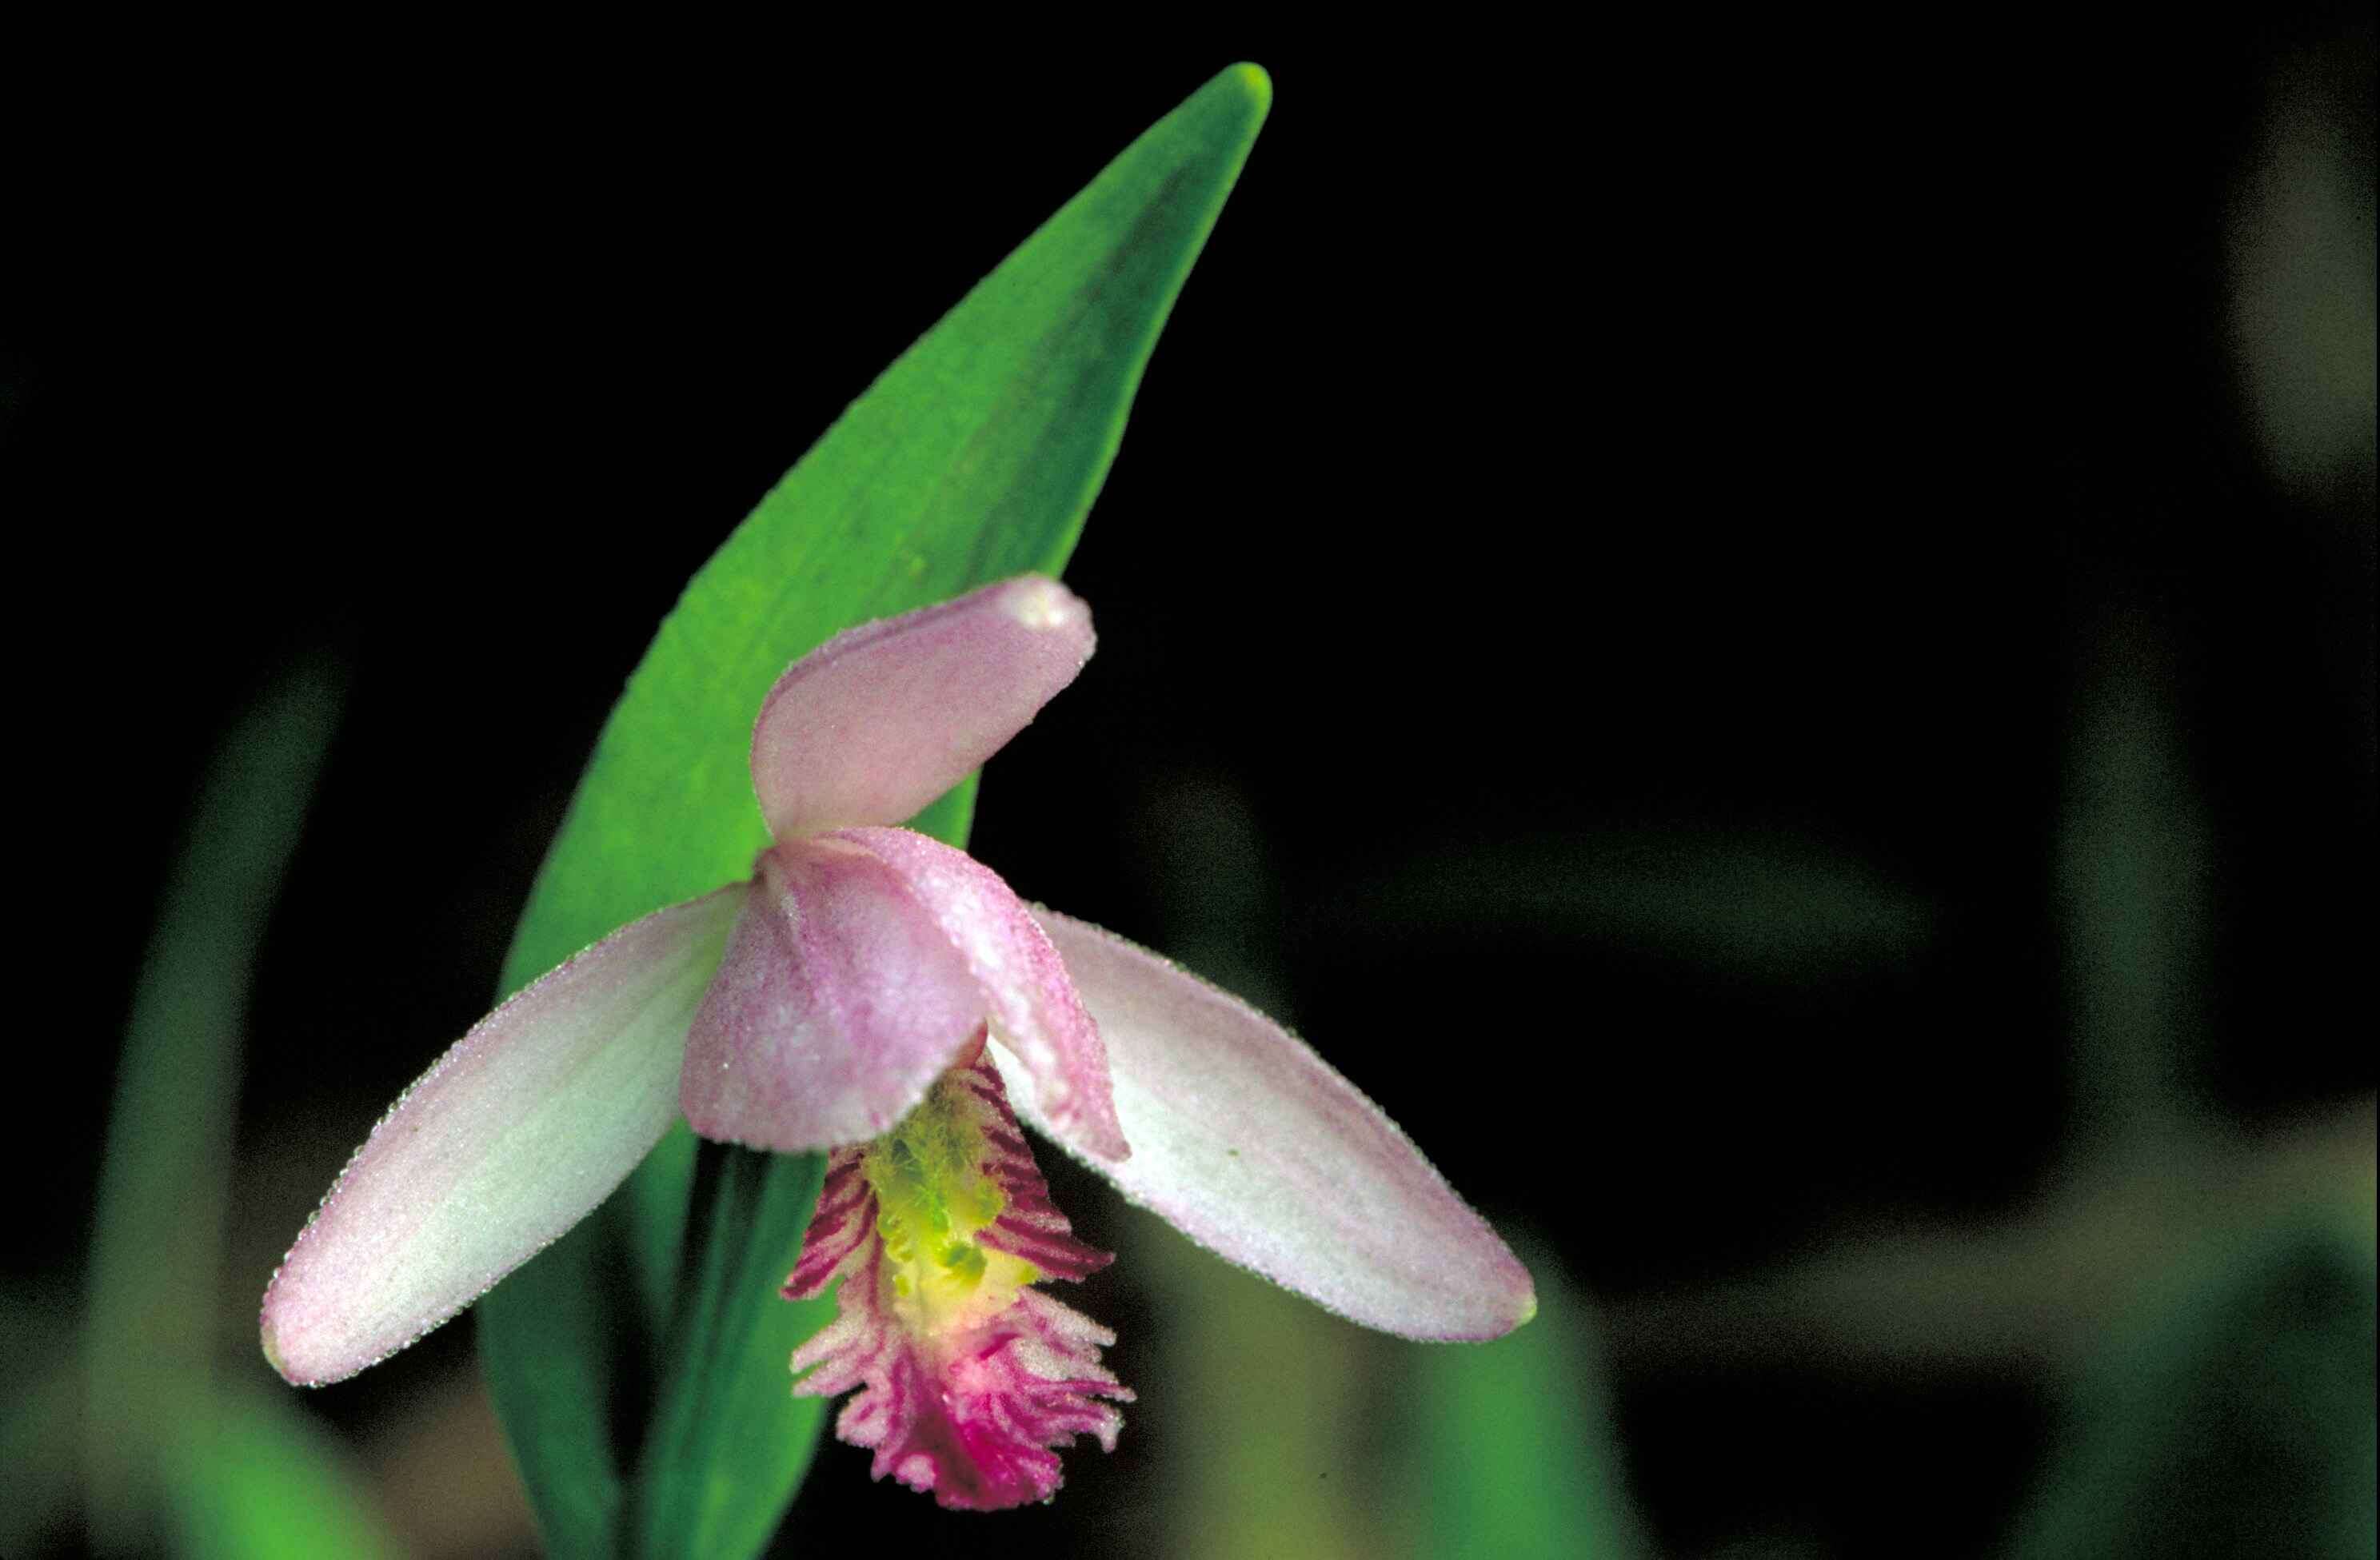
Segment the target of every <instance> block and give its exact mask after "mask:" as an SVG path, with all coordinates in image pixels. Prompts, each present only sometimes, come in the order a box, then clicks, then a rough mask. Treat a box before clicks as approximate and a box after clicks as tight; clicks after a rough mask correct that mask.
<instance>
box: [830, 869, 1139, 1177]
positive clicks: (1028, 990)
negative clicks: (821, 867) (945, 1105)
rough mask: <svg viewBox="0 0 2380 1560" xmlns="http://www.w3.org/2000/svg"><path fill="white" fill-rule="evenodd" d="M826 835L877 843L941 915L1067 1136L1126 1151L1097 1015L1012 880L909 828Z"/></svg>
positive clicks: (1042, 1101) (1045, 1107)
mask: <svg viewBox="0 0 2380 1560" xmlns="http://www.w3.org/2000/svg"><path fill="white" fill-rule="evenodd" d="M829 838H830V839H833V840H848V841H850V842H852V843H855V844H857V845H860V846H862V847H864V848H865V849H867V850H868V851H869V852H871V853H874V854H875V855H876V856H877V857H878V858H879V859H880V860H881V861H883V862H885V863H886V864H887V865H890V866H891V867H892V870H893V871H895V872H897V873H899V874H900V875H901V877H902V878H903V880H904V881H905V882H906V883H907V884H908V886H909V891H910V892H911V893H913V894H915V895H916V896H917V900H918V902H920V903H921V904H923V905H925V907H926V908H927V910H928V911H929V913H931V914H932V915H933V916H934V918H935V920H936V921H938V922H939V923H940V924H941V928H942V931H943V933H944V935H945V936H947V937H949V938H950V940H951V944H952V946H953V947H954V948H956V949H958V951H959V954H960V956H961V957H962V958H964V959H965V961H966V965H967V968H968V969H969V970H970V971H971V972H972V973H974V975H975V978H976V981H977V984H979V985H980V986H982V988H983V994H984V998H985V1000H986V1002H987V1003H988V1004H989V1007H990V1018H991V1037H992V1039H993V1040H995V1041H997V1042H998V1043H999V1044H1000V1045H1001V1046H1003V1047H1005V1048H1006V1050H1007V1051H1008V1052H1009V1054H1010V1055H1011V1056H1013V1057H1014V1058H1016V1060H1017V1061H1018V1062H1020V1063H1022V1064H1023V1066H1024V1068H1025V1070H1026V1071H1028V1072H1030V1073H1032V1075H1033V1081H1034V1097H1035V1098H1036V1099H1037V1100H1038V1101H1039V1107H1040V1110H1041V1112H1042V1114H1043V1115H1045V1116H1047V1117H1048V1118H1049V1119H1050V1120H1052V1121H1056V1122H1062V1123H1063V1124H1064V1126H1065V1129H1066V1141H1067V1142H1068V1143H1071V1144H1073V1145H1075V1146H1076V1147H1078V1148H1080V1149H1082V1150H1084V1151H1086V1152H1087V1153H1090V1154H1093V1155H1098V1156H1099V1157H1100V1158H1102V1159H1122V1158H1124V1157H1126V1156H1127V1155H1130V1154H1131V1152H1132V1149H1131V1147H1130V1145H1129V1143H1128V1141H1127V1139H1126V1136H1125V1134H1124V1132H1123V1131H1122V1129H1120V1128H1119V1127H1118V1126H1117V1124H1116V1116H1115V1103H1114V1099H1113V1096H1112V1094H1111V1090H1110V1086H1109V1082H1108V1062H1107V1048H1106V1046H1103V1045H1102V1044H1101V1043H1100V1040H1099V1025H1098V1024H1097V1023H1096V1022H1093V1020H1092V1017H1091V1015H1090V1014H1089V1013H1088V1012H1087V1011H1085V1010H1084V1007H1083V1002H1082V999H1081V998H1079V997H1077V996H1076V995H1075V983H1074V981H1073V979H1072V978H1071V977H1070V976H1069V975H1068V974H1067V973H1066V964H1065V961H1063V960H1062V959H1061V958H1060V957H1059V955H1058V949H1056V948H1054V947H1052V946H1051V944H1050V937H1049V935H1048V934H1047V933H1045V932H1044V931H1043V930H1042V929H1041V926H1040V925H1039V924H1038V922H1036V921H1035V920H1034V919H1033V913H1032V912H1031V911H1029V910H1027V909H1026V906H1025V901H1023V900H1020V899H1018V898H1017V897H1016V893H1015V890H1014V889H1011V888H1010V887H1009V886H1008V885H1007V884H1006V883H1004V882H1002V881H1001V878H1000V875H999V874H998V873H996V872H994V871H992V870H991V869H990V867H988V866H986V865H983V864H982V863H981V862H978V861H977V860H976V859H975V858H974V857H973V856H970V855H968V854H967V853H965V852H964V851H956V850H953V849H952V848H951V847H950V846H948V845H945V844H943V843H942V842H941V840H931V839H929V838H927V837H926V836H925V835H922V834H919V833H917V832H915V831H914V830H911V829H906V828H845V829H839V830H837V831H836V832H835V833H834V834H832V835H831V836H829Z"/></svg>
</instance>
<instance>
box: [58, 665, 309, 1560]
mask: <svg viewBox="0 0 2380 1560" xmlns="http://www.w3.org/2000/svg"><path fill="white" fill-rule="evenodd" d="M338 697H339V680H338V678H337V677H336V675H335V674H334V672H333V671H331V669H330V668H329V667H328V666H326V665H323V664H321V663H319V662H309V663H306V664H304V665H301V666H300V667H298V668H297V670H295V671H291V672H290V673H289V674H287V675H286V676H285V677H284V678H283V679H282V681H280V682H279V683H276V684H275V685H274V686H273V688H271V689H270V690H269V691H267V692H266V694H265V695H263V696H262V697H261V699H259V700H258V701H257V703H256V704H255V705H254V706H252V707H250V708H249V709H248V710H247V711H246V712H245V713H243V714H242V716H241V717H240V719H239V720H237V722H236V723H235V724H234V725H233V727H232V729H231V730H230V732H228V733H226V734H225V738H224V740H223V743H222V745H221V746H220V747H219V748H218V749H217V750H216V752H215V755H214V757H213V759H212V763H211V764H210V766H209V768H208V770H207V773H206V777H205V779H204V780H203V781H202V783H201V786H200V793H199V800H198V806H197V809H196V811H195V812H194V814H193V815H192V817H191V820H190V826H189V831H188V835H187V837H186V839H185V840H184V843H183V846H182V850H181V853H180V854H179V856H178V857H177V859H176V862H175V864H174V867H173V871H172V874H171V876H170V877H168V878H167V879H166V884H165V890H164V898H163V900H162V901H161V909H160V913H159V916H158V920H157V924H156V929H155V931H154V933H153V934H152V937H151V939H150V942H149V946H148V949H147V950H146V952H145V954H144V956H143V958H142V960H141V964H140V976H139V980H138V984H137V985H136V986H135V988H134V992H133V998H132V1010H131V1015H130V1020H129V1022H128V1025H127V1027H126V1033H125V1043H124V1054H123V1057H122V1059H121V1061H120V1062H119V1064H118V1071H117V1074H116V1081H115V1105H114V1108H113V1110H112V1112H111V1114H110V1116H109V1118H108V1129H107V1145H106V1153H105V1155H104V1157H103V1159H102V1161H101V1167H100V1183H99V1195H98V1203H97V1211H96V1216H95V1218H94V1221H93V1230H92V1237H91V1288H90V1293H89V1300H88V1318H87V1324H86V1325H87V1331H86V1334H85V1339H86V1342H85V1352H84V1359H85V1360H86V1362H87V1363H86V1371H85V1378H84V1379H85V1389H86V1392H87V1394H88V1397H87V1407H86V1413H85V1417H84V1421H83V1422H84V1443H83V1457H84V1464H85V1471H86V1478H87V1480H88V1505H89V1511H90V1517H91V1537H92V1541H93V1543H94V1545H95V1546H96V1547H97V1548H99V1549H100V1550H102V1551H103V1552H108V1553H113V1552H120V1551H123V1550H127V1549H130V1548H134V1547H137V1546H139V1545H140V1544H141V1543H142V1542H144V1540H145V1538H146V1537H147V1532H148V1529H147V1518H148V1514H149V1513H150V1512H151V1511H152V1510H153V1509H154V1502H153V1499H152V1497H153V1495H154V1493H155V1491H154V1490H153V1488H152V1487H151V1486H150V1484H149V1481H150V1480H152V1478H153V1477H154V1471H155V1469H157V1468H158V1467H159V1466H160V1463H161V1459H162V1457H163V1456H164V1453H165V1452H166V1450H167V1449H168V1447H169V1445H170V1444H171V1443H172V1441H173V1439H174V1438H175V1436H176V1433H177V1431H178V1427H180V1426H184V1425H188V1424H193V1423H198V1422H200V1421H204V1420H205V1419H207V1418H208V1417H209V1410H208V1409H207V1404H206V1397H207V1357H208V1353H209V1350H210V1347H211V1344H212V1339H211V1338H210V1336H209V1335H208V1329H209V1326H210V1324H212V1320H213V1318H214V1316H215V1313H216V1306H215V1290H216V1287H217V1280H218V1278H219V1272H218V1268H219V1265H220V1261H221V1258H220V1252H221V1247H222V1232H223V1222H224V1207H225V1198H226V1187H227V1181H228V1167H229V1162H230V1151H231V1131H232V1116H233V1110H234V1107H235V1106H236V1104H237V1091H238V1081H239V1057H240V1046H241V1036H242V1029H243V1026H244V1023H245V1022H246V1014H247V1008H248V989H249V975H250V973H251V967H252V965H253V962H254V960H255V955H256V949H257V945H258V943H259V942H260V941H261V939H262V937H263V935H264V925H265V918H266V916H267V914H268V913H269V912H270V911H271V909H272V906H273V898H274V896H275V894H276V893H277V892H278V891H279V889H280V886H281V880H282V877H283V875H284V874H285V871H286V869H287V867H288V865H289V858H290V854H291V853H292V852H293V851H294V850H295V848H296V846H297V835H298V831H299V826H300V824H301V823H302V821H303V819H304V816H305V811H306V804H307V800H308V798H309V796H310V794H311V793H312V791H313V787H314V779H315V776H316V774H317V772H318V771H319V770H320V768H321V767H322V755H323V751H324V749H325V748H326V747H327V746H328V744H329V742H330V736H331V729H332V726H333V723H334V718H335V715H336V712H337V707H338Z"/></svg>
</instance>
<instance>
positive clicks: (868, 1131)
mask: <svg viewBox="0 0 2380 1560" xmlns="http://www.w3.org/2000/svg"><path fill="white" fill-rule="evenodd" d="M983 1016H984V998H983V993H982V990H981V988H980V987H979V986H978V985H977V982H976V980H975V977H974V976H973V974H972V973H970V972H969V970H968V968H967V965H966V962H965V960H963V959H962V958H961V957H960V956H959V953H958V951H957V950H956V949H953V948H952V946H951V943H950V939H949V937H946V936H945V935H944V934H943V932H942V929H941V925H940V924H939V922H938V921H937V920H936V918H935V917H934V916H933V915H932V914H930V913H929V912H928V910H927V908H926V907H925V906H924V905H922V904H921V903H919V902H918V901H917V896H916V895H915V894H913V893H912V892H911V891H910V889H909V885H908V882H907V880H906V878H905V877H904V876H903V875H902V874H901V873H900V872H898V871H897V870H895V869H894V868H893V867H892V866H889V865H886V864H885V863H884V862H883V861H881V860H880V859H879V858H878V857H877V856H876V855H874V854H873V853H870V852H868V851H866V850H864V849H861V848H859V847H858V846H856V845H853V844H850V843H848V842H845V841H843V840H838V839H832V838H830V839H823V840H795V841H793V842H791V843H789V844H783V845H780V846H778V847H777V848H776V849H774V850H772V851H770V852H768V853H766V854H764V855H763V856H762V857H761V858H760V870H759V881H758V883H757V884H756V886H755V891H754V893H753V895H752V897H751V900H750V901H749V902H748V903H747V905H746V906H745V909H744V914H743V916H742V918H741V919H739V920H738V921H737V922H736V924H735V936H734V937H731V938H729V939H728V944H727V955H726V957H725V958H724V959H723V960H722V961H720V966H719V973H718V975H717V977H716V978H715V979H714V980H712V982H711V985H710V994H709V995H708V996H707V997H705V998H704V999H703V1003H702V1008H701V1010H700V1011H699V1012H698V1013H697V1014H696V1015H695V1019H694V1023H693V1027H692V1029H691V1030H690V1032H689V1033H688V1034H687V1036H686V1071H685V1074H684V1077H683V1079H682V1081H681V1086H680V1093H679V1102H680V1104H681V1105H682V1106H683V1107H684V1108H685V1110H686V1120H687V1121H689V1122H690V1123H692V1124H693V1127H694V1130H695V1131H698V1132H699V1133H701V1134H702V1135H703V1136H704V1137H707V1138H714V1139H717V1140H720V1141H722V1142H725V1143H745V1144H747V1145H749V1146H751V1147H754V1148H766V1149H773V1150H775V1151H776V1152H778V1153H781V1154H794V1153H800V1152H805V1151H807V1150H811V1149H820V1148H833V1147H837V1146H840V1145H842V1144H844V1143H860V1142H864V1141H866V1140H867V1139H868V1138H872V1137H874V1136H876V1135H877V1134H878V1133H879V1132H881V1131H884V1130H885V1129H886V1128H888V1127H890V1126H892V1124H893V1123H894V1122H896V1121H898V1120H900V1119H901V1118H902V1117H904V1116H905V1115H907V1114H908V1113H909V1109H910V1107H912V1106H914V1105H916V1104H917V1101H918V1100H920V1099H922V1098H924V1097H925V1093H926V1090H927V1088H928V1087H929V1085H931V1084H932V1082H933V1081H934V1080H935V1079H936V1078H937V1077H939V1076H941V1072H942V1070H943V1069H944V1068H946V1067H948V1066H949V1065H950V1064H951V1062H952V1060H953V1058H955V1057H956V1056H957V1055H958V1054H959V1052H960V1051H961V1050H962V1049H963V1048H964V1047H965V1045H966V1043H967V1041H968V1040H969V1039H971V1038H972V1037H973V1036H974V1034H975V1032H976V1030H977V1027H978V1026H980V1025H981V1024H982V1022H983Z"/></svg>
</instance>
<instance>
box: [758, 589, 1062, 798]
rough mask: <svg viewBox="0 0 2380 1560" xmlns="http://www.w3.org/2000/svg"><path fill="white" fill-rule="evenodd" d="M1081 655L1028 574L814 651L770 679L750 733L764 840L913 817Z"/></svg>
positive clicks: (1057, 598) (1054, 600)
mask: <svg viewBox="0 0 2380 1560" xmlns="http://www.w3.org/2000/svg"><path fill="white" fill-rule="evenodd" d="M1092 645H1093V639H1092V635H1091V613H1090V609H1089V608H1087V607H1086V606H1084V605H1083V603H1082V601H1081V599H1078V598H1077V597H1075V595H1074V594H1073V593H1072V592H1071V591H1069V590H1067V589H1066V587H1064V586H1062V585H1060V584H1058V583H1057V582H1056V581H1054V580H1048V579H1043V578H1041V577H1040V576H1039V575H1038V574H1025V575H1020V576H1018V577H1017V578H1015V579H1012V580H1005V581H1002V583H1000V584H998V585H991V586H986V587H983V588H982V589H980V590H976V591H970V592H969V593H967V594H966V595H965V596H961V597H959V598H957V599H953V600H950V601H944V602H942V603H941V604H939V605H937V606H932V607H927V608H923V609H921V610H919V611H914V612H906V613H904V614H903V615H901V616H899V617H894V618H886V619H884V620H883V621H881V622H879V623H865V624H862V625H861V626H860V627H858V628H855V629H853V630H851V631H850V632H849V633H847V634H844V635H838V636H837V637H835V638H833V639H830V640H828V641H827V642H826V643H825V644H824V645H821V646H820V647H818V648H817V649H816V650H813V651H812V652H810V653H809V654H808V655H807V656H805V657H803V658H802V659H800V660H798V661H795V663H794V664H793V666H792V667H791V668H789V669H788V670H787V671H786V672H785V674H784V675H783V676H782V677H780V678H779V679H777V685H776V686H775V687H774V688H772V689H771V690H770V692H769V696H768V699H767V701H766V702H764V703H763V704H762V705H761V706H760V718H759V720H758V721H757V722H755V724H754V726H753V729H752V786H753V789H754V790H755V791H756V792H759V798H760V813H761V816H763V817H765V818H767V819H768V821H769V830H770V832H771V834H773V835H774V836H775V837H776V838H777V839H779V840H797V839H800V838H803V837H804V836H807V835H812V834H820V833H823V832H825V831H826V830H828V829H830V828H838V827H842V826H845V825H852V824H892V823H899V822H900V821H901V820H902V819H904V818H906V817H909V816H913V815H914V814H916V813H917V810H918V809H919V808H921V807H923V806H925V805H926V804H927V803H929V802H931V801H932V800H933V799H934V798H935V797H937V796H940V795H941V793H942V792H945V791H948V790H949V789H950V788H951V787H952V786H953V785H956V784H957V783H958V782H959V781H960V780H964V779H965V778H966V775H967V772H968V771H969V770H971V769H973V768H976V767H977V766H978V765H980V764H981V763H982V762H983V761H984V760H985V759H987V758H989V757H990V756H992V755H993V754H995V753H997V752H999V751H1000V750H1001V749H1002V747H1004V746H1006V745H1007V744H1008V739H1009V738H1011V737H1013V736H1014V735H1015V734H1016V733H1017V732H1021V731H1023V730H1024V729H1025V727H1026V723H1027V722H1029V721H1030V720H1032V719H1033V717H1034V716H1035V715H1036V714H1038V713H1039V711H1040V708H1041V707H1042V706H1043V705H1045V704H1047V703H1049V702H1050V698H1051V697H1052V696H1053V695H1056V694H1057V692H1058V691H1059V690H1060V689H1061V688H1063V687H1064V686H1065V685H1066V684H1067V683H1071V682H1073V681H1074V680H1075V673H1077V672H1079V671H1082V670H1083V663H1084V662H1085V661H1087V660H1088V659H1090V657H1091V649H1092Z"/></svg>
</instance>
